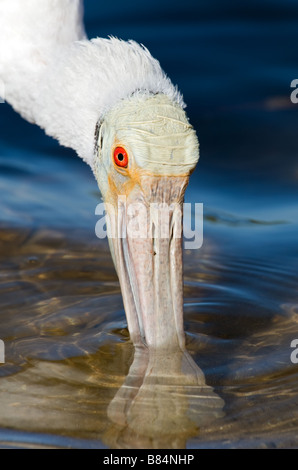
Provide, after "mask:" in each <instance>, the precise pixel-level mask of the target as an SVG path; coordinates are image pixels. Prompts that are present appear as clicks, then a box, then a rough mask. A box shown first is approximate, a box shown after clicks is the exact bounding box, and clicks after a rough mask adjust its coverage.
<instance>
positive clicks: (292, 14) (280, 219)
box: [0, 0, 298, 448]
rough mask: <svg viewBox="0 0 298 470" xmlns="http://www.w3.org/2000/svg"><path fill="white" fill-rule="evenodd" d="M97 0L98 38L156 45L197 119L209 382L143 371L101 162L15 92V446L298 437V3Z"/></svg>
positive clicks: (4, 147) (9, 418) (8, 197)
mask: <svg viewBox="0 0 298 470" xmlns="http://www.w3.org/2000/svg"><path fill="white" fill-rule="evenodd" d="M86 3H88V5H87V6H86V22H87V30H88V34H89V36H95V35H97V34H98V35H102V36H105V35H107V34H112V35H117V36H119V37H123V38H124V39H129V38H134V39H136V40H137V41H140V42H142V43H144V44H145V45H146V46H147V47H148V48H149V49H150V50H151V51H152V53H153V55H155V56H156V57H158V59H159V60H160V61H161V63H162V65H163V67H164V68H165V69H166V71H167V72H168V74H169V75H170V76H171V78H172V79H173V81H174V82H176V83H178V85H179V87H180V88H181V89H182V91H183V93H184V97H185V100H186V102H187V103H188V113H189V116H190V119H191V121H192V123H193V124H194V126H195V127H196V129H197V130H198V134H199V138H200V143H201V160H200V162H199V165H198V167H197V169H196V171H195V173H194V174H193V175H192V178H191V182H190V186H189V188H188V190H187V195H186V202H203V203H204V212H205V220H204V243H203V246H202V248H201V249H200V250H192V251H187V250H186V251H185V252H184V255H185V256H184V258H185V308H184V310H185V329H186V334H187V349H188V351H189V354H190V355H191V357H192V358H193V360H194V361H195V362H196V363H197V364H198V366H199V367H200V369H201V370H202V371H203V373H204V375H205V379H206V383H207V385H208V387H207V388H204V387H202V388H199V387H195V386H194V385H193V384H190V383H187V381H185V382H184V383H183V382H182V383H181V381H180V382H179V380H178V383H177V384H176V385H175V386H174V385H173V384H171V383H167V384H165V383H155V384H154V385H152V383H149V382H148V380H147V379H145V380H144V377H145V370H146V367H147V364H148V358H147V357H144V356H143V355H140V356H138V357H135V358H134V351H133V347H132V345H131V343H130V340H129V335H128V331H127V327H126V321H125V315H124V311H123V305H122V298H121V294H120V288H119V284H118V280H117V276H116V273H115V270H114V267H113V265H112V261H111V257H110V254H109V249H108V245H107V242H106V241H100V240H98V239H97V238H96V237H95V232H94V227H95V223H96V221H97V218H96V216H95V214H94V211H95V207H96V205H97V203H98V202H99V201H100V195H99V193H98V189H97V186H96V183H95V181H94V178H93V176H92V174H91V172H90V170H89V169H88V168H87V166H86V165H84V164H83V163H82V162H81V161H80V160H79V159H78V158H76V157H75V156H74V155H73V153H72V152H71V151H70V150H67V149H62V148H61V147H59V146H58V144H56V143H55V142H54V141H53V140H51V139H49V138H47V137H46V136H44V134H43V132H42V131H41V130H39V129H37V128H35V127H34V126H32V125H30V124H28V123H26V122H24V121H23V120H22V119H21V118H20V117H18V116H17V115H16V114H15V113H14V112H13V111H12V110H11V109H10V108H9V106H8V105H7V104H1V105H0V122H1V132H0V188H1V199H0V214H1V216H0V260H1V261H0V266H1V269H0V315H1V325H0V338H1V339H3V340H4V341H5V346H6V350H5V353H6V358H5V359H6V362H5V364H3V365H0V377H1V378H0V404H1V406H0V442H1V448H10V447H28V448H31V447H43V448H47V447H50V448H51V447H52V448H53V447H75V448H103V447H110V448H114V447H120V448H124V447H127V448H134V447H155V448H161V447H166V448H183V447H188V448H202V447H211V448H213V447H260V448H264V447H265V448H267V447H269V448H270V447H297V445H298V439H297V429H298V413H297V404H298V398H297V392H298V366H297V365H295V364H293V363H292V362H291V353H292V351H293V349H292V348H291V347H290V345H291V342H292V340H293V339H295V338H298V303H297V281H298V263H297V260H298V249H297V221H298V217H297V214H298V198H297V196H298V189H297V188H298V185H297V182H298V164H297V150H298V142H297V128H298V107H297V106H298V105H293V104H291V102H290V100H289V96H290V92H291V91H292V90H291V89H290V82H291V81H292V80H293V79H294V78H297V77H298V66H297V53H296V47H295V44H296V43H297V26H298V24H297V23H298V9H297V5H296V3H294V2H292V1H291V0H287V1H283V2H280V1H275V2H270V4H269V3H266V2H265V3H264V2H263V6H262V7H260V5H259V4H258V2H254V1H250V2H244V3H243V2H242V3H241V5H240V4H236V3H235V2H232V1H225V2H216V1H213V2H210V1H208V2H205V1H201V2H191V1H188V2H184V3H183V5H182V4H180V3H177V4H175V2H174V3H173V2H168V1H164V2H162V4H160V2H153V3H152V2H151V3H150V5H146V4H142V5H141V4H134V3H132V2H131V4H130V5H129V6H128V5H125V7H124V4H123V3H122V2H115V3H114V4H113V5H110V6H109V5H105V6H104V7H103V8H102V6H101V7H100V8H99V7H98V6H95V4H93V5H92V4H91V2H86ZM160 361H166V363H167V365H168V368H169V370H174V368H175V360H173V359H171V358H167V357H165V358H162V359H160ZM158 364H159V361H158V360H157V362H156V365H155V367H157V368H158ZM152 416H154V417H155V420H153V419H151V418H150V417H152Z"/></svg>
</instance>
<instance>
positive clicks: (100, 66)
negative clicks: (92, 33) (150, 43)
mask: <svg viewBox="0 0 298 470" xmlns="http://www.w3.org/2000/svg"><path fill="white" fill-rule="evenodd" d="M82 18H83V8H82V1H80V0H0V80H2V82H3V83H4V86H5V98H6V100H7V101H8V102H9V103H10V104H11V105H12V106H13V107H14V108H15V109H16V110H17V111H18V112H19V113H20V114H21V115H22V116H23V117H25V118H26V119H27V120H28V121H30V122H34V123H36V124H38V125H39V126H40V127H42V128H43V129H44V130H45V132H46V133H47V134H49V135H51V136H53V137H55V138H57V139H58V140H59V142H60V143H61V144H62V145H64V146H67V147H71V148H73V149H74V150H76V152H77V153H78V155H79V156H80V157H82V158H83V159H84V160H85V161H86V162H87V163H88V164H89V165H90V166H91V167H92V168H93V163H94V132H95V127H96V124H97V122H98V121H99V120H101V119H102V118H103V117H104V115H105V114H106V112H107V111H109V110H110V109H111V108H112V107H113V106H115V105H116V104H117V103H119V101H120V100H123V99H125V98H128V97H129V96H130V95H131V94H133V93H135V92H138V91H140V92H141V93H148V94H149V93H163V94H165V95H167V96H168V97H169V98H170V99H171V100H172V101H173V102H176V103H177V104H179V105H180V106H181V107H184V106H185V105H184V103H183V99H182V96H181V95H180V93H179V92H178V90H177V88H176V87H174V86H173V84H172V83H171V81H170V80H169V78H168V77H167V76H166V75H165V73H164V72H163V70H162V69H161V67H160V64H159V62H158V61H157V60H155V59H154V58H153V57H152V56H151V54H150V53H149V51H148V50H147V49H146V48H144V47H143V46H141V45H139V44H137V43H136V42H134V41H129V42H125V41H121V40H119V39H116V38H110V39H101V38H97V39H93V40H91V41H88V40H87V39H86V35H85V31H84V26H83V19H82Z"/></svg>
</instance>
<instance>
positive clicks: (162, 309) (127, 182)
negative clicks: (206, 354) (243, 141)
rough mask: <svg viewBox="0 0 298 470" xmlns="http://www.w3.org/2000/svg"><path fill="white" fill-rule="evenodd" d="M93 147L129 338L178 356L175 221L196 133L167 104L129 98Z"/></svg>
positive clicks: (159, 98) (178, 222)
mask: <svg viewBox="0 0 298 470" xmlns="http://www.w3.org/2000/svg"><path fill="white" fill-rule="evenodd" d="M96 140H97V142H96V145H97V152H96V155H97V157H96V162H95V175H96V178H97V181H98V185H99V188H100V190H101V192H102V195H103V199H104V201H105V204H106V212H107V225H108V234H109V243H110V249H111V253H112V256H113V260H114V264H115V267H116V270H117V273H118V277H119V280H120V285H121V290H122V296H123V301H124V307H125V311H126V316H127V321H128V327H129V331H130V335H131V338H132V340H133V342H134V344H135V345H146V346H148V347H149V348H154V349H159V350H160V349H167V350H169V349H171V348H173V349H177V348H180V349H184V329H183V272H182V216H183V200H184V192H185V189H186V186H187V184H188V179H189V175H190V173H191V172H192V171H193V169H194V168H195V165H196V163H197V161H198V158H199V147H198V140H197V137H196V133H195V131H194V130H193V128H192V126H191V125H190V123H189V121H188V119H187V117H186V114H185V112H184V110H183V109H182V108H181V107H180V106H179V105H178V104H176V103H174V102H173V101H172V100H171V99H170V98H169V97H167V96H166V95H163V94H155V95H149V94H141V93H137V94H135V95H134V96H132V97H131V98H128V99H125V100H122V101H121V102H120V103H119V104H118V105H117V106H115V107H113V108H112V109H111V110H110V111H109V112H108V113H107V114H106V116H105V118H104V120H103V121H102V123H101V125H100V127H98V135H97V139H96Z"/></svg>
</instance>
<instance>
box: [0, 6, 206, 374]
mask: <svg viewBox="0 0 298 470" xmlns="http://www.w3.org/2000/svg"><path fill="white" fill-rule="evenodd" d="M82 17H83V5H82V1H80V0H0V81H2V82H3V83H4V86H5V98H6V100H7V101H8V102H9V103H10V104H11V105H12V106H13V107H14V108H15V109H16V110H17V111H18V112H19V113H20V114H21V115H22V116H23V117H24V118H26V119H27V120H28V121H31V122H33V123H36V124H38V125H39V126H40V127H42V128H43V129H44V130H45V131H46V133H47V134H49V135H51V136H53V137H55V138H57V139H58V140H59V142H60V143H61V144H62V145H65V146H67V147H71V148H73V149H74V150H75V151H76V152H77V153H78V155H79V156H80V157H82V158H83V159H84V160H85V161H86V162H87V163H88V164H89V165H90V166H91V168H92V170H93V172H94V174H95V177H96V179H97V182H98V185H99V188H100V190H101V193H102V196H103V199H104V201H105V202H106V203H107V204H106V207H107V212H108V216H109V217H108V220H107V224H108V225H109V226H110V227H112V228H113V230H112V232H111V233H114V234H115V236H112V237H111V238H110V240H109V241H110V247H111V251H112V255H113V259H114V262H115V266H116V269H117V273H118V276H119V280H120V285H121V290H122V294H123V301H124V306H125V311H126V316H127V321H128V327H129V331H130V335H131V338H132V340H133V342H134V343H135V345H137V346H139V347H144V346H146V347H150V348H152V349H153V350H155V349H156V348H159V349H163V350H165V349H167V351H176V350H177V348H178V349H180V350H182V351H184V348H185V338H184V331H183V278H182V242H181V227H182V223H181V221H182V211H183V207H182V203H183V197H184V191H185V188H186V186H187V184H188V178H189V175H190V174H191V172H192V170H193V169H194V167H195V165H196V163H197V161H198V158H199V147H198V140H197V137H196V133H195V131H194V130H193V128H192V126H191V125H190V123H189V121H188V118H187V116H186V114H185V112H184V107H185V105H184V103H183V99H182V96H181V95H180V93H179V92H178V90H177V88H176V87H175V86H174V85H173V84H172V83H171V81H170V80H169V78H168V77H167V76H166V75H165V73H164V72H163V70H162V69H161V67H160V64H159V62H158V61H157V60H155V59H154V58H153V57H152V56H151V54H150V53H149V51H148V50H147V49H146V48H144V47H143V46H141V45H139V44H137V43H136V42H133V41H129V42H125V41H121V40H119V39H116V38H110V39H100V38H97V39H93V40H91V41H88V40H87V38H86V34H85V30H84V26H83V20H82ZM118 157H119V158H118ZM123 200H125V203H124V202H123ZM126 202H127V204H126ZM136 204H137V208H136ZM160 204H161V206H162V208H164V206H166V207H167V208H168V214H167V216H164V213H163V214H162V216H159V215H156V213H154V214H155V215H154V216H152V211H151V208H152V205H155V206H156V205H157V206H158V205H160ZM140 206H141V208H140ZM138 211H139V212H140V213H141V217H142V218H141V219H140V220H139V221H138V224H136V225H133V226H134V227H136V226H137V225H139V226H140V225H142V226H144V227H145V228H146V230H145V232H144V233H146V236H145V237H141V238H139V239H138V238H136V237H135V236H134V234H133V233H132V232H131V230H129V231H128V230H127V227H128V226H129V225H130V224H131V223H132V222H133V223H134V222H135V221H134V214H136V213H138ZM146 224H147V225H148V227H146ZM161 224H162V225H163V230H162V231H160V230H159V229H160V227H159V225H161ZM147 229H148V230H147ZM136 232H137V233H138V230H136ZM160 233H162V234H163V235H162V236H160V235H159V234H160ZM183 363H184V364H186V363H188V364H191V359H190V358H189V356H187V359H186V362H183ZM183 367H184V366H183ZM192 367H193V366H191V368H192Z"/></svg>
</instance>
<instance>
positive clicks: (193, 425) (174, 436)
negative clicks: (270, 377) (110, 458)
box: [106, 349, 223, 449]
mask: <svg viewBox="0 0 298 470" xmlns="http://www.w3.org/2000/svg"><path fill="white" fill-rule="evenodd" d="M222 407H223V400H221V399H220V398H219V396H218V395H216V394H215V393H214V392H213V389H212V388H211V387H208V386H207V385H206V383H205V379H204V375H203V373H202V371H201V370H200V369H199V368H198V366H197V365H196V364H195V362H194V361H193V360H192V358H191V357H190V356H189V354H188V353H185V352H184V353H183V352H181V351H180V352H177V353H175V354H168V355H167V354H166V353H165V354H162V355H161V354H154V353H153V352H150V355H149V354H148V351H147V350H145V349H138V350H136V351H135V354H134V360H133V363H132V365H131V366H130V369H129V373H128V375H127V377H126V379H125V381H124V384H123V385H122V386H121V388H120V389H119V390H118V392H117V393H116V395H115V397H114V398H113V400H112V401H111V403H110V404H109V407H108V417H109V419H110V420H111V421H112V422H113V423H114V428H113V429H110V430H109V432H108V435H107V437H106V439H107V443H108V444H109V445H110V446H112V447H118V448H133V447H139V448H167V449H171V448H180V449H181V448H185V446H186V442H187V439H189V438H190V437H193V436H196V435H198V434H199V430H200V427H201V426H206V425H207V424H209V423H210V422H212V421H214V420H215V418H217V417H220V416H222Z"/></svg>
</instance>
